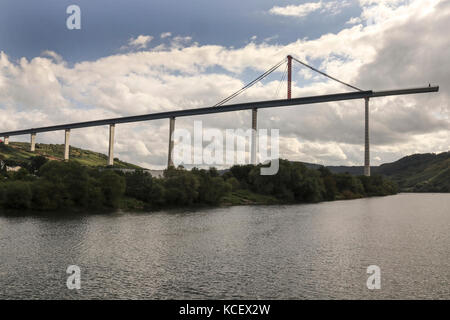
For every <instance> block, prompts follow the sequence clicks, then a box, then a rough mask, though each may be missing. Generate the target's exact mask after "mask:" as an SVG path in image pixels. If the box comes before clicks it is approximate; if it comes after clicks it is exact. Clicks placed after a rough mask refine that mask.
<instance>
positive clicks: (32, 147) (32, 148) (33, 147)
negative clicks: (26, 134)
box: [30, 133, 36, 152]
mask: <svg viewBox="0 0 450 320" xmlns="http://www.w3.org/2000/svg"><path fill="white" fill-rule="evenodd" d="M35 150H36V133H32V134H31V141H30V151H31V152H34V151H35Z"/></svg>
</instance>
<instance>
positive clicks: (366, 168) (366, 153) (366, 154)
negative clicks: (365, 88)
mask: <svg viewBox="0 0 450 320" xmlns="http://www.w3.org/2000/svg"><path fill="white" fill-rule="evenodd" d="M364 100H365V130H364V131H365V143H364V175H365V176H367V177H370V145H369V98H365V99H364Z"/></svg>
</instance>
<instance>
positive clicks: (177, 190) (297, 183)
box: [0, 160, 397, 212]
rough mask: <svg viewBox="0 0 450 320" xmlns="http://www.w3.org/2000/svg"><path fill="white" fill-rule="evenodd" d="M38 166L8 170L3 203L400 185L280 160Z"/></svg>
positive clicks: (130, 202)
mask: <svg viewBox="0 0 450 320" xmlns="http://www.w3.org/2000/svg"><path fill="white" fill-rule="evenodd" d="M34 163H35V165H36V168H35V169H34V170H33V171H32V172H30V171H28V170H26V169H24V168H22V169H20V170H19V171H18V172H3V179H2V181H1V182H0V209H4V210H9V211H13V210H17V211H22V212H26V211H27V210H32V211H46V212H47V211H61V210H68V211H74V210H80V209H81V210H82V209H90V210H107V209H109V210H114V209H118V208H121V209H130V210H139V209H141V210H152V209H164V208H189V207H201V206H205V207H216V206H231V205H246V204H294V203H318V202H322V201H333V200H341V199H356V198H362V197H369V196H383V195H390V194H395V193H396V192H397V188H396V185H395V184H394V183H392V182H391V181H390V180H388V179H385V178H383V177H381V176H372V177H366V176H352V175H350V174H333V173H331V172H330V171H329V170H328V169H326V168H324V167H321V168H319V169H317V170H316V169H308V168H306V167H305V166H304V165H302V164H299V163H292V162H289V161H287V160H280V162H279V171H278V172H277V174H275V175H272V176H263V175H261V174H260V170H261V165H258V166H253V165H243V166H233V167H232V168H230V170H229V171H227V172H225V173H223V174H220V173H219V172H218V171H217V170H216V169H215V168H210V169H208V170H203V169H196V168H194V169H192V170H185V169H183V168H170V169H168V170H165V171H164V174H163V176H162V177H152V176H151V175H150V174H148V173H146V172H144V171H140V170H138V171H132V172H123V171H114V170H101V169H97V168H90V167H87V166H83V165H81V164H79V163H77V162H72V161H71V162H59V161H47V162H45V161H42V162H38V161H34Z"/></svg>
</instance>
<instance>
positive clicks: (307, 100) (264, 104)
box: [0, 86, 439, 164]
mask: <svg viewBox="0 0 450 320" xmlns="http://www.w3.org/2000/svg"><path fill="white" fill-rule="evenodd" d="M437 91H439V87H438V86H433V87H432V86H429V87H422V88H412V89H400V90H385V91H376V92H375V91H372V90H369V91H358V92H345V93H337V94H327V95H318V96H310V97H302V98H293V99H281V100H268V101H258V102H247V103H238V104H230V105H223V106H216V107H206V108H197V109H185V110H177V111H167V112H159V113H150V114H144V115H139V116H128V117H120V118H110V119H102V120H93V121H85V122H74V123H67V124H62V125H54V126H47V127H39V128H30V129H24V130H14V131H6V132H0V137H4V138H5V142H6V141H8V142H9V137H11V136H18V135H24V134H30V135H31V142H32V144H31V148H32V149H34V143H35V138H36V134H37V133H42V132H49V131H59V130H65V132H66V142H65V143H66V148H65V159H66V160H67V159H68V143H69V138H68V137H69V132H70V130H71V129H80V128H87V127H97V126H104V125H109V126H110V138H109V143H110V146H109V159H108V164H112V163H113V161H112V159H113V148H112V147H113V146H112V144H113V143H114V127H115V125H116V124H120V123H131V122H140V121H150V120H159V119H171V122H172V121H174V119H175V118H178V117H187V116H196V115H206V114H215V113H225V112H233V111H242V110H255V109H256V110H257V109H263V108H275V107H288V106H298V105H306V104H316V103H325V102H334V101H344V100H357V99H365V100H366V111H367V112H368V99H370V98H376V97H387V96H395V95H407V94H418V93H428V92H437ZM367 125H368V123H367ZM366 129H368V126H366ZM366 131H367V130H366ZM170 136H171V135H170ZM366 141H367V140H366ZM32 151H34V150H32ZM169 152H170V151H169ZM66 155H67V156H66Z"/></svg>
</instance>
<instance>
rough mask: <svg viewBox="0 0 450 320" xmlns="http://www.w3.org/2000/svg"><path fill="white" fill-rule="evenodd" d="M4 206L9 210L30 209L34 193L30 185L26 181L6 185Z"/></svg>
mask: <svg viewBox="0 0 450 320" xmlns="http://www.w3.org/2000/svg"><path fill="white" fill-rule="evenodd" d="M5 187H6V192H5V200H4V206H5V207H6V208H9V209H30V208H31V198H32V193H31V189H30V183H29V182H24V181H14V182H9V183H7V184H6V185H5Z"/></svg>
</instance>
